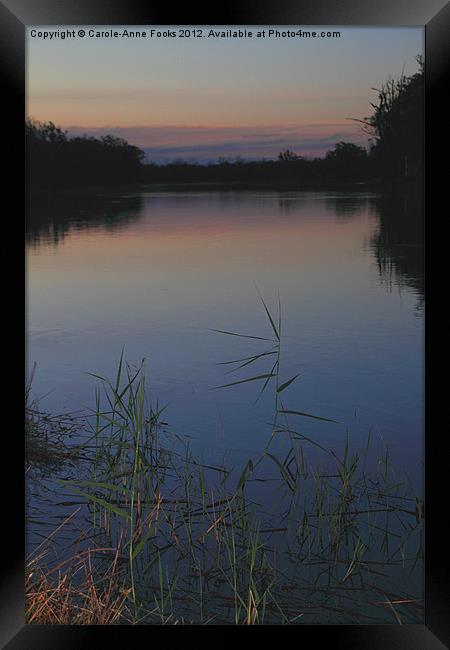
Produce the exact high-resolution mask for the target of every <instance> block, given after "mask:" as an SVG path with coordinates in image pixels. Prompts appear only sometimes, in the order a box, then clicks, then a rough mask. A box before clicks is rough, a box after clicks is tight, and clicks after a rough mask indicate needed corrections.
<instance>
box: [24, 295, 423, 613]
mask: <svg viewBox="0 0 450 650" xmlns="http://www.w3.org/2000/svg"><path fill="white" fill-rule="evenodd" d="M260 299H261V302H262V308H263V310H264V313H265V317H266V320H267V325H268V331H269V334H268V335H267V336H261V335H260V333H258V334H257V335H256V334H254V335H250V334H241V333H239V332H231V331H224V330H220V332H221V333H223V334H224V335H227V336H233V337H237V336H239V337H247V338H249V339H253V340H257V341H260V342H261V345H263V344H264V345H265V346H266V347H265V348H264V349H263V350H262V351H260V352H258V353H257V354H254V353H253V354H249V355H247V356H245V357H241V358H238V359H234V360H232V361H225V362H221V363H222V364H223V365H224V366H231V368H230V371H231V372H233V373H236V372H243V373H246V374H245V375H244V376H243V377H241V378H239V379H238V378H236V380H235V381H232V382H229V381H226V382H225V383H224V384H222V385H221V386H217V387H215V390H218V389H227V390H229V389H233V388H234V387H236V386H238V385H241V384H244V383H248V382H252V383H255V384H259V390H258V394H257V399H259V398H261V396H262V395H263V394H264V393H265V392H266V391H269V390H270V391H272V398H271V401H272V404H273V416H272V417H271V421H270V424H269V435H268V439H267V441H266V443H265V445H262V451H261V454H260V456H259V458H257V459H256V460H255V461H254V460H252V459H249V460H247V461H246V462H245V463H244V464H243V466H242V467H241V468H237V469H236V468H235V469H230V468H227V467H222V466H212V465H208V464H207V463H206V462H205V461H204V460H199V459H197V458H196V457H195V456H194V454H193V453H192V450H191V449H190V447H189V445H188V444H184V443H182V441H181V440H180V439H179V438H177V437H176V436H172V437H171V436H169V434H168V433H167V432H166V431H165V430H164V428H163V427H164V425H163V421H162V413H163V412H164V410H165V409H164V408H160V407H159V405H158V403H156V405H155V406H152V404H151V403H150V402H149V399H148V394H147V390H146V385H145V364H144V362H142V363H141V364H139V365H138V366H132V365H130V364H128V363H127V362H126V361H125V359H124V356H123V353H122V355H121V357H120V360H119V364H118V371H117V373H116V376H115V379H114V380H113V381H109V380H108V379H106V378H105V377H101V376H96V380H97V381H98V382H99V387H98V389H97V391H96V396H95V408H94V409H93V411H92V413H91V417H90V422H91V425H90V426H91V430H90V432H89V435H88V436H87V440H86V442H85V444H84V447H83V454H84V457H85V459H86V458H87V459H88V460H85V461H84V462H83V465H82V467H83V470H82V472H81V471H80V469H78V470H77V474H78V475H77V476H76V477H72V478H65V479H58V480H59V485H60V489H61V490H62V491H63V492H64V493H65V494H66V495H67V496H69V495H70V496H71V498H75V497H78V498H81V504H82V505H81V507H82V509H83V512H84V519H85V520H86V519H87V521H90V522H91V530H89V528H87V529H86V530H85V531H84V533H83V535H82V543H81V547H80V549H79V550H77V552H76V554H75V555H74V554H70V552H69V551H68V550H67V551H66V555H67V558H66V560H64V562H63V563H62V564H61V562H60V563H59V564H58V562H56V564H55V562H54V561H52V560H51V553H50V550H51V548H52V546H53V544H55V543H56V539H57V538H58V539H59V533H58V534H57V535H55V536H52V537H51V538H49V539H48V542H46V543H44V546H45V549H46V553H42V552H41V553H40V554H39V555H35V556H33V557H32V558H30V561H29V566H28V569H29V574H28V577H27V617H28V621H29V622H30V623H38V622H39V623H42V622H49V623H54V622H68V620H70V621H71V622H73V623H86V622H94V621H95V622H96V623H97V624H110V623H135V624H136V623H139V624H162V625H168V624H234V625H262V624H273V623H277V624H304V623H306V624H308V623H321V624H324V623H349V624H355V623H386V622H393V623H396V624H399V623H411V622H421V620H422V616H423V609H422V594H421V585H420V582H418V584H417V586H416V587H415V590H414V589H413V593H408V592H407V591H405V589H404V587H403V585H404V584H405V583H407V582H408V581H410V582H411V580H410V576H411V575H412V573H413V572H414V571H416V570H417V567H418V566H420V565H421V563H422V562H423V548H422V529H423V502H422V500H421V499H420V498H419V497H418V496H417V495H416V494H414V492H413V491H412V488H411V485H410V484H409V483H408V482H407V481H406V482H405V481H400V480H399V478H398V475H397V472H396V470H395V468H394V467H393V465H392V463H391V462H390V459H389V454H388V450H387V449H386V448H384V447H383V448H382V449H381V452H380V453H379V455H378V457H377V451H376V450H375V449H374V448H373V444H374V443H373V440H372V439H371V437H370V436H369V437H368V440H367V444H366V446H365V448H364V449H362V450H361V449H359V450H358V449H352V446H351V443H350V441H349V439H348V436H347V437H346V438H345V444H344V448H343V453H342V454H337V453H336V452H335V451H334V450H330V449H327V448H326V447H324V446H323V445H321V444H320V443H318V442H317V440H315V439H313V438H312V437H310V436H306V435H305V434H304V433H303V432H299V431H298V430H297V427H296V425H295V422H296V421H298V420H299V419H301V420H303V419H304V420H305V422H307V421H308V419H311V418H313V419H317V420H321V421H327V422H329V423H333V424H334V425H335V426H338V423H336V422H335V421H334V420H330V419H328V418H324V417H322V416H318V415H315V414H310V413H306V412H303V411H300V410H297V409H296V408H295V406H291V405H290V404H289V405H288V398H287V397H286V396H287V395H289V392H288V389H289V387H290V386H291V385H292V384H293V383H294V382H295V381H296V379H297V377H298V376H299V375H298V374H296V375H294V376H291V377H285V376H283V374H282V359H283V339H282V318H281V301H280V300H279V299H278V310H279V311H278V315H277V318H275V317H274V316H273V314H272V313H271V312H270V310H269V308H268V306H267V304H266V303H265V302H264V300H263V298H262V297H260ZM215 331H216V332H217V331H218V330H215ZM264 362H267V364H268V367H267V369H266V370H265V371H264V370H263V371H260V372H259V373H258V374H253V375H250V376H249V375H248V374H247V372H248V370H249V366H252V365H253V364H257V363H264ZM280 436H281V439H282V440H283V441H284V443H285V449H284V451H283V452H280V451H278V452H277V453H275V452H274V450H273V448H272V443H273V441H274V439H275V437H280ZM311 447H314V448H315V450H316V451H317V450H318V452H317V453H319V454H320V462H319V461H317V460H315V461H314V463H313V462H312V461H311V460H310V459H309V458H308V449H309V448H311ZM367 464H370V466H371V468H372V469H370V470H369V469H368V468H367ZM83 472H84V474H83ZM255 486H258V490H255ZM259 490H263V491H265V492H264V494H265V495H266V498H263V499H262V500H261V501H258V500H257V498H256V497H258V495H259ZM77 516H78V515H77ZM74 520H75V517H73V519H70V520H69V521H68V523H67V528H70V527H71V526H72V524H73V522H74ZM66 535H67V531H66ZM78 535H79V533H78ZM69 537H70V534H69ZM411 584H412V583H411ZM106 609H108V612H106Z"/></svg>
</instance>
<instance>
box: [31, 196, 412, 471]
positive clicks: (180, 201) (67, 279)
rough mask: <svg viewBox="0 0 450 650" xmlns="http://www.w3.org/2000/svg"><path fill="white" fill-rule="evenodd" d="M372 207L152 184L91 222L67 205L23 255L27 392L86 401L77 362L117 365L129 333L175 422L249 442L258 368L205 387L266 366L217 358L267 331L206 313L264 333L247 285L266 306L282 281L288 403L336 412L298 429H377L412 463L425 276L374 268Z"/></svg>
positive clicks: (257, 422) (336, 442) (223, 444)
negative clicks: (60, 224) (232, 365)
mask: <svg viewBox="0 0 450 650" xmlns="http://www.w3.org/2000/svg"><path fill="white" fill-rule="evenodd" d="M379 211H380V207H379V206H378V204H377V203H376V202H374V200H373V199H372V198H371V197H370V196H369V195H363V194H361V195H355V194H353V195H351V194H347V195H339V194H336V193H334V194H332V193H307V192H305V193H294V192H292V193H282V194H281V193H277V192H270V193H269V192H266V193H258V192H245V193H232V192H230V193H189V194H187V193H177V194H171V193H157V194H144V195H141V196H140V197H139V200H138V201H137V205H136V206H135V211H134V212H133V208H129V209H128V213H127V210H124V214H127V217H126V219H121V213H120V210H117V211H116V220H115V221H114V218H113V217H111V215H110V213H109V212H108V210H106V211H105V210H104V209H103V210H101V209H100V208H99V209H98V211H97V222H98V223H97V226H96V227H95V228H92V229H88V228H86V227H84V226H85V225H86V224H87V223H88V219H87V218H86V215H84V217H83V216H82V215H81V213H79V214H78V216H76V215H75V216H74V215H73V214H72V215H71V224H72V226H71V227H69V228H67V227H66V228H65V230H64V235H63V237H62V238H60V239H59V244H58V245H57V246H55V245H54V244H51V245H50V244H47V243H46V238H45V235H42V230H41V242H40V245H39V246H36V247H30V251H29V254H28V332H29V347H28V360H29V363H30V364H31V363H33V362H34V361H36V362H37V373H36V378H35V382H34V392H35V394H36V395H37V396H43V395H46V397H45V398H44V399H43V400H42V406H43V407H44V408H46V409H48V410H52V411H53V410H56V411H61V410H62V409H67V410H74V409H79V408H81V407H83V406H93V388H94V384H95V382H94V380H93V379H92V378H91V377H89V376H88V375H86V374H85V373H86V372H94V373H100V374H106V375H108V376H112V375H113V373H114V369H115V366H116V363H117V360H118V358H119V356H120V352H121V349H122V347H125V355H126V357H127V358H128V359H129V360H130V361H132V362H138V361H139V360H140V359H141V358H142V357H146V359H147V369H148V377H149V386H150V389H151V391H152V394H153V398H154V399H155V400H156V398H158V399H159V400H160V402H162V403H166V402H167V403H168V404H169V407H168V410H167V411H166V420H167V421H168V422H169V424H170V427H171V429H172V430H175V431H176V432H177V433H180V434H182V435H188V436H192V438H193V445H194V446H195V447H196V449H200V450H203V452H204V455H205V456H210V457H214V458H217V457H218V456H221V455H222V454H223V453H224V451H225V450H229V451H228V457H229V458H231V459H234V460H236V461H237V460H243V459H244V458H246V457H248V455H254V456H255V455H257V454H258V453H259V452H260V451H261V449H262V447H263V445H264V443H265V441H266V438H267V435H268V433H269V427H268V424H267V423H268V422H269V420H270V417H271V408H272V405H273V401H272V398H271V396H270V395H269V394H267V395H265V396H264V397H263V398H262V399H261V400H260V402H258V404H256V405H255V404H254V401H255V398H256V396H257V393H258V385H257V384H256V383H255V384H252V383H250V384H244V385H242V386H239V387H235V388H231V389H227V390H220V391H211V390H209V389H210V388H211V387H212V386H216V385H219V384H223V383H227V380H229V381H233V380H234V377H235V379H236V380H237V379H240V378H244V377H246V376H251V375H254V374H260V373H263V372H267V371H268V369H269V367H268V366H267V364H265V362H264V361H260V362H257V364H255V365H253V366H250V368H249V369H248V370H249V372H247V373H246V372H245V370H247V369H244V370H243V371H241V372H240V373H237V374H236V375H227V376H225V374H224V373H225V370H226V368H227V367H226V366H220V365H217V364H218V362H221V361H226V360H229V359H234V358H239V357H241V356H242V357H244V356H248V354H250V353H253V352H255V353H256V352H262V351H264V349H266V348H265V344H264V342H261V341H253V340H248V339H239V338H235V337H227V336H225V335H220V334H217V333H213V332H210V331H208V328H219V329H225V330H231V331H237V332H243V333H248V334H252V335H258V336H269V335H270V329H269V325H268V323H267V320H266V317H265V314H264V311H263V309H262V306H261V303H260V302H259V298H258V294H257V291H256V289H255V284H256V285H257V287H258V289H259V290H260V291H261V293H262V295H263V296H264V297H265V299H266V301H267V302H268V304H269V306H270V307H271V308H273V309H274V310H276V302H277V292H278V290H280V294H281V300H282V309H283V328H284V332H283V341H284V342H283V359H282V376H283V378H289V377H291V376H292V375H294V374H296V373H297V372H301V376H300V377H299V379H298V380H297V382H295V383H294V384H293V385H292V386H291V387H290V389H289V391H286V393H285V400H286V404H287V406H288V407H290V408H294V409H298V410H302V411H308V412H311V413H316V414H318V415H322V416H324V417H329V418H333V419H336V420H339V421H340V422H341V423H342V424H341V425H331V424H325V423H320V422H315V421H313V420H305V419H301V420H297V421H296V422H295V425H297V426H298V427H299V430H301V431H302V432H303V433H305V435H308V436H311V437H313V438H314V439H316V440H319V441H320V442H321V443H324V444H326V445H332V446H335V447H336V448H338V447H339V446H340V445H341V444H342V441H343V439H344V435H345V431H346V429H348V431H349V436H350V439H351V440H354V441H355V442H361V444H363V442H365V440H366V437H367V434H368V432H369V430H372V432H373V434H374V437H378V436H379V434H382V435H383V438H384V440H385V441H386V442H387V443H388V445H389V447H390V449H391V450H392V453H393V455H394V456H395V458H397V459H402V462H403V463H404V466H405V467H406V468H407V469H408V470H409V472H411V473H414V474H418V467H419V465H418V463H419V459H420V458H421V439H422V376H423V372H422V368H423V357H422V334H423V330H422V317H421V314H420V312H419V313H418V312H417V309H416V307H417V302H418V294H417V288H416V286H420V282H419V284H418V285H417V284H416V285H414V283H409V284H407V283H404V284H403V285H402V287H401V290H391V289H390V287H387V286H386V283H383V282H380V274H379V260H378V264H377V259H376V254H377V250H378V253H379V247H380V246H381V245H382V244H383V238H381V239H380V237H379V236H378V235H379V223H380V214H379ZM108 215H110V216H109V217H108ZM122 216H123V215H122ZM381 216H383V215H381ZM107 217H108V224H109V225H108V227H102V221H105V220H106V219H107ZM74 224H78V226H77V227H73V226H74ZM83 224H84V226H83ZM111 224H114V226H113V227H112V225H111ZM66 226H67V224H66ZM377 236H378V239H376V238H377ZM374 238H375V240H374ZM374 241H375V244H374ZM377 245H378V249H377V248H376V246H377ZM374 253H375V254H374ZM258 364H259V365H258Z"/></svg>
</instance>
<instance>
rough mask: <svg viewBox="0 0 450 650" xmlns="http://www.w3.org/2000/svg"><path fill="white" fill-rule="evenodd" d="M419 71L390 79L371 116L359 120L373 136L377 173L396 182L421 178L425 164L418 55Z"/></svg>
mask: <svg viewBox="0 0 450 650" xmlns="http://www.w3.org/2000/svg"><path fill="white" fill-rule="evenodd" d="M416 60H417V62H418V63H419V71H418V72H416V73H415V74H413V75H412V76H409V77H408V76H406V75H403V74H402V75H401V77H400V78H399V79H397V80H395V79H389V80H388V81H386V82H385V83H384V84H383V86H382V87H381V88H380V89H375V88H374V90H376V91H377V93H378V102H377V103H376V104H374V103H371V106H372V107H373V109H374V112H373V114H372V115H371V116H370V117H365V118H364V119H363V120H358V121H359V122H361V123H362V125H363V129H364V131H365V132H366V133H367V134H368V135H370V136H371V137H372V138H373V146H372V149H371V157H372V158H373V160H374V162H375V164H376V168H377V170H378V173H379V174H380V175H381V176H383V177H384V178H385V179H389V180H390V181H392V182H396V181H398V180H400V179H408V178H412V179H416V180H417V179H419V178H420V177H421V175H422V165H423V132H424V131H423V118H424V112H423V104H424V72H423V70H424V65H423V59H422V57H420V56H418V57H417V58H416Z"/></svg>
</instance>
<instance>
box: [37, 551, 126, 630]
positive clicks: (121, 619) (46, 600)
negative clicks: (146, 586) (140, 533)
mask: <svg viewBox="0 0 450 650" xmlns="http://www.w3.org/2000/svg"><path fill="white" fill-rule="evenodd" d="M111 550H112V549H95V550H94V551H93V550H92V549H88V550H87V551H86V552H84V553H83V552H82V553H78V554H77V555H75V556H74V557H72V558H70V559H69V560H66V561H64V562H62V563H60V564H59V565H58V566H56V567H53V568H51V569H50V568H45V564H44V563H43V558H44V556H45V553H46V552H45V551H44V552H43V553H41V554H40V555H39V556H37V557H35V558H33V559H32V560H30V561H29V562H28V565H27V569H26V578H25V580H26V582H25V596H26V622H27V623H28V624H45V625H115V624H116V625H117V624H121V623H131V622H132V616H131V613H130V610H129V608H128V593H129V590H128V589H126V588H125V587H124V586H123V581H122V576H121V573H122V572H121V569H120V562H119V560H120V552H119V549H117V550H116V551H115V552H114V555H113V558H112V560H109V561H107V566H106V568H105V570H104V571H102V574H101V575H99V574H98V571H96V570H95V568H94V564H95V562H94V564H93V562H92V555H93V553H95V554H96V555H98V553H99V552H106V553H108V552H109V553H110V552H111ZM105 564H106V562H105Z"/></svg>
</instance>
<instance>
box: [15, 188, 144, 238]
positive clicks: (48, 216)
mask: <svg viewBox="0 0 450 650" xmlns="http://www.w3.org/2000/svg"><path fill="white" fill-rule="evenodd" d="M142 205H143V200H142V195H140V194H130V195H121V196H117V194H100V193H99V194H94V193H91V194H85V193H80V194H78V195H76V194H75V195H71V196H52V195H50V194H48V195H44V194H40V195H38V194H32V195H31V196H30V197H29V201H28V219H27V228H26V243H27V245H28V246H29V247H30V248H37V247H39V246H40V245H43V244H45V245H52V246H57V245H58V244H60V243H61V242H62V241H63V240H64V239H65V238H66V237H67V235H69V234H70V233H71V232H76V231H81V230H85V229H86V230H89V229H95V228H101V229H103V230H105V231H115V230H119V229H121V228H124V227H126V226H127V225H128V224H130V223H132V222H133V221H135V220H137V219H139V218H140V217H141V216H142Z"/></svg>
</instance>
